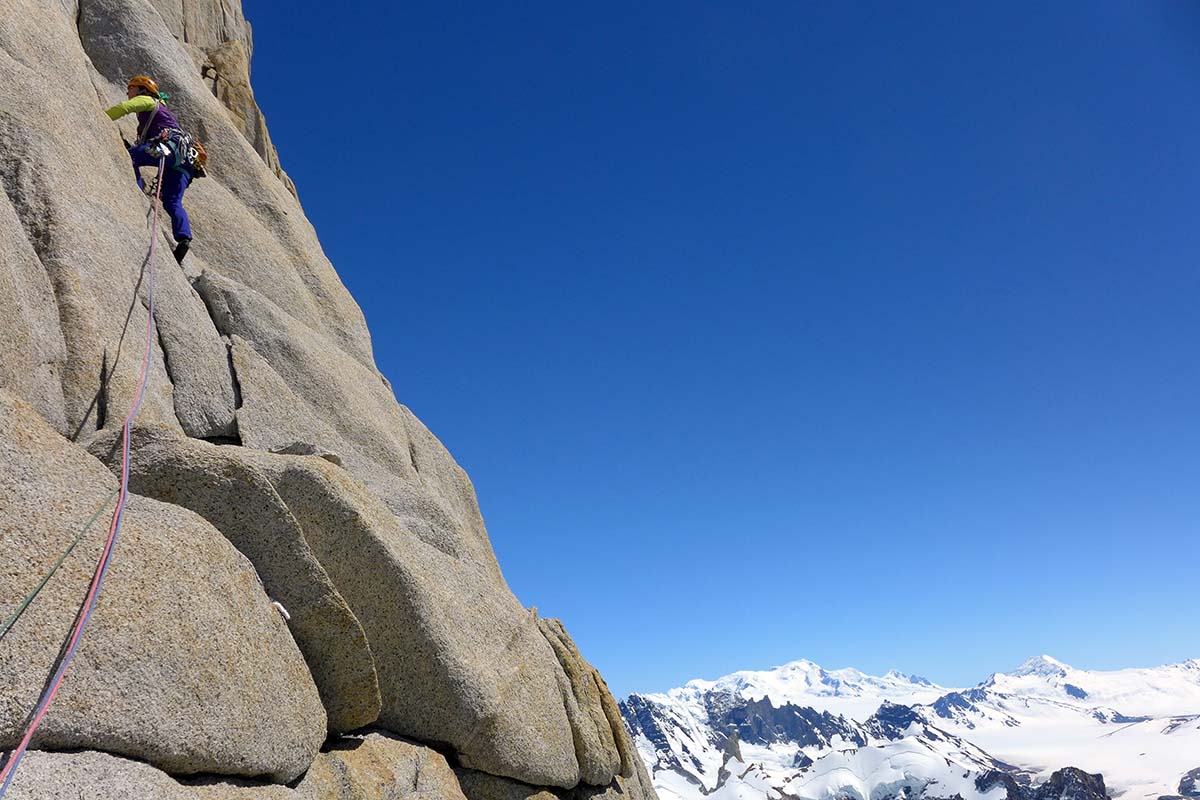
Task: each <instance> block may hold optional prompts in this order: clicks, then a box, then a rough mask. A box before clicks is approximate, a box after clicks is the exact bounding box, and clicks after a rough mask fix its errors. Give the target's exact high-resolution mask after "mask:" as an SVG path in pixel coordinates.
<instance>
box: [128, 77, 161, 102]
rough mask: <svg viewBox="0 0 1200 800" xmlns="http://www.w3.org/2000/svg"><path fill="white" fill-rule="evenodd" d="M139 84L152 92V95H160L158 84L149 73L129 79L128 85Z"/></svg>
mask: <svg viewBox="0 0 1200 800" xmlns="http://www.w3.org/2000/svg"><path fill="white" fill-rule="evenodd" d="M133 86H138V87H141V88H142V89H145V90H146V91H148V92H150V94H151V96H153V97H158V84H157V83H156V82H155V81H154V78H151V77H150V76H149V75H134V76H133V77H132V78H130V79H129V83H127V84H126V87H127V88H129V87H133Z"/></svg>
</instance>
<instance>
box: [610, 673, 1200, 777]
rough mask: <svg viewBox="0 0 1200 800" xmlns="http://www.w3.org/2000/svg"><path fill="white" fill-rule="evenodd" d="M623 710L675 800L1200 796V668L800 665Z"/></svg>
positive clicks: (686, 689) (641, 700)
mask: <svg viewBox="0 0 1200 800" xmlns="http://www.w3.org/2000/svg"><path fill="white" fill-rule="evenodd" d="M621 710H622V713H623V714H624V715H625V719H626V722H627V724H628V725H629V727H630V729H631V730H632V731H633V734H634V737H635V740H636V741H637V744H638V749H639V752H640V753H641V754H642V757H643V759H644V760H645V761H646V764H647V766H648V767H649V768H650V770H651V772H652V774H653V775H654V781H655V787H656V789H657V790H658V792H659V795H660V797H662V798H663V799H664V800H693V799H694V798H701V797H706V796H707V797H716V798H717V799H718V800H735V798H736V799H740V798H747V799H748V798H754V800H761V798H764V797H765V798H767V800H792V799H793V798H803V799H805V800H840V798H855V799H856V800H886V799H887V798H901V797H903V798H907V799H908V800H920V799H922V798H924V799H925V800H932V799H933V798H950V797H955V796H958V797H959V798H962V800H1032V799H1033V798H1037V800H1041V798H1042V797H1043V796H1044V797H1046V798H1053V800H1060V798H1071V800H1101V798H1103V797H1105V794H1106V792H1111V794H1112V795H1113V796H1114V797H1115V796H1118V795H1120V796H1121V797H1122V800H1125V799H1126V798H1128V800H1134V798H1137V799H1138V800H1140V799H1141V798H1143V797H1145V798H1149V799H1150V800H1155V799H1156V798H1159V797H1160V796H1186V797H1200V661H1188V662H1184V663H1183V664H1176V665H1171V666H1166V667H1159V668H1155V669H1128V670H1119V671H1113V672H1096V671H1087V670H1076V669H1074V668H1072V667H1070V666H1068V665H1066V664H1063V663H1061V662H1059V661H1056V660H1055V659H1053V658H1050V657H1049V656H1039V657H1037V658H1033V659H1030V660H1029V661H1027V662H1025V663H1024V664H1022V665H1021V666H1020V667H1019V668H1017V669H1016V670H1014V671H1012V672H1007V673H996V674H993V675H991V676H990V677H989V678H988V679H987V680H985V681H983V682H982V683H980V684H978V685H977V686H975V687H973V688H971V689H963V690H958V689H947V688H944V687H940V686H937V685H935V684H933V683H931V682H929V681H927V680H925V679H924V678H920V677H916V676H907V675H903V674H901V673H898V672H889V673H887V674H886V675H884V676H881V677H876V676H871V675H866V674H864V673H862V672H859V671H858V670H853V669H842V670H825V669H822V668H821V667H819V666H818V665H816V664H813V663H812V662H809V661H795V662H792V663H790V664H785V665H784V666H782V667H778V668H776V669H773V670H763V671H753V672H749V671H748V672H737V673H734V674H732V675H728V676H725V677H723V678H720V679H718V680H715V681H702V680H695V681H691V682H689V683H688V684H686V685H685V686H683V687H681V688H679V689H672V690H671V691H669V692H666V693H664V694H647V695H637V694H634V695H630V696H629V697H628V698H626V699H625V700H624V701H622V703H621ZM1100 776H1103V777H1100ZM1189 776H1191V777H1189ZM1106 782H1107V788H1106V785H1105V783H1106ZM1193 791H1195V794H1192V793H1191V792H1193Z"/></svg>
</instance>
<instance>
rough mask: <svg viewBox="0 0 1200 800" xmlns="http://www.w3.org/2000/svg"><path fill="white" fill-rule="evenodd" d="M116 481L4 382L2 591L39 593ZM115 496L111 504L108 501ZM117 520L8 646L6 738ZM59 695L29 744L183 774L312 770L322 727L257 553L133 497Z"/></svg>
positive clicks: (72, 563)
mask: <svg viewBox="0 0 1200 800" xmlns="http://www.w3.org/2000/svg"><path fill="white" fill-rule="evenodd" d="M116 485H117V482H116V480H115V478H113V476H112V475H111V474H110V473H109V472H108V471H107V470H105V469H104V467H103V466H102V465H101V464H99V463H98V462H97V461H96V460H95V459H94V458H92V457H91V456H89V455H88V453H87V452H86V451H85V450H83V449H82V448H80V447H78V446H77V445H72V444H71V443H70V442H68V441H67V440H66V439H64V438H63V437H62V436H61V435H59V434H58V433H56V432H55V431H54V430H53V429H51V428H50V426H49V425H47V424H46V423H45V421H43V420H42V418H41V417H40V416H38V414H37V413H36V412H35V411H34V410H33V409H32V408H31V407H30V406H29V405H27V404H25V403H24V402H22V401H20V400H16V399H14V398H13V397H12V396H11V395H10V394H9V393H8V392H7V391H0V497H3V498H4V499H3V501H2V502H0V564H3V568H2V569H0V597H3V598H5V599H6V602H5V608H6V609H7V608H12V607H14V606H15V605H16V602H17V601H18V600H19V599H20V598H22V597H24V596H25V594H26V593H27V592H29V591H30V590H31V589H33V588H34V586H35V585H36V584H37V582H38V580H40V576H42V575H45V574H46V573H47V571H48V570H49V568H50V567H51V566H52V565H53V563H54V561H55V560H56V559H57V558H58V555H59V554H60V553H62V552H63V551H64V550H65V548H66V546H67V545H68V544H70V542H71V540H72V539H74V538H75V535H76V532H77V531H78V530H80V529H82V527H83V525H84V523H85V521H86V520H87V519H88V518H89V517H90V516H91V515H92V514H93V513H94V512H95V511H96V509H98V508H100V507H102V506H104V505H105V503H106V500H108V498H109V496H110V495H111V493H112V490H113V489H114V488H115V487H116ZM107 504H108V505H109V506H111V505H112V504H113V501H111V500H108V503H107ZM106 529H107V525H105V524H103V522H101V523H100V524H99V525H96V526H93V528H92V529H91V535H90V536H88V537H85V539H84V541H83V542H81V544H80V546H79V547H78V548H77V549H76V551H75V552H73V553H72V555H71V557H70V558H69V559H68V560H67V561H65V562H64V564H63V567H62V569H60V570H59V572H58V573H57V574H56V575H55V576H54V578H53V580H52V582H51V583H49V584H47V588H46V590H45V591H43V592H42V593H41V594H40V595H39V596H38V598H37V601H36V602H35V603H33V604H32V605H30V606H29V609H28V611H26V612H25V614H24V615H23V616H22V617H21V618H20V619H19V620H18V622H17V624H16V625H15V626H14V627H13V628H12V629H11V630H10V631H9V632H8V633H7V635H6V636H5V637H4V640H3V647H0V686H3V687H4V689H3V691H2V692H0V748H4V749H9V748H11V747H12V746H13V745H14V744H15V743H16V740H17V739H18V738H19V730H20V728H21V725H22V723H23V722H24V720H25V716H26V714H27V713H28V712H29V710H30V709H31V708H33V706H34V705H35V703H36V701H37V698H38V695H39V694H40V692H41V689H42V684H43V682H44V681H45V679H46V678H47V676H48V674H49V669H50V666H51V665H52V664H53V663H54V661H55V658H56V656H57V654H58V650H59V647H60V645H61V642H62V637H63V636H64V634H65V633H66V631H68V630H69V628H70V627H71V624H72V623H73V621H74V616H75V611H76V609H77V608H78V604H79V602H80V597H81V594H82V593H83V592H84V591H85V590H86V587H87V585H88V582H89V580H90V578H91V569H92V568H93V566H94V564H95V562H96V559H97V556H98V554H99V551H100V548H101V547H102V545H103V542H104V539H105V533H106ZM67 675H68V680H66V681H64V683H63V686H62V690H61V691H60V692H59V694H58V697H57V698H56V699H55V702H54V703H53V705H52V706H51V707H50V711H49V713H48V714H47V716H46V719H45V721H44V722H43V723H42V725H41V727H40V728H39V729H38V734H37V737H36V738H35V739H34V745H35V746H37V747H41V748H52V749H61V748H90V749H97V750H107V751H110V752H113V753H120V754H122V755H126V756H131V757H134V758H138V759H142V760H145V761H147V762H149V763H151V764H154V765H156V766H158V767H160V768H161V769H164V770H168V771H171V772H176V773H194V772H218V773H227V774H240V775H270V776H272V777H274V778H276V779H278V780H282V781H289V780H293V779H294V778H296V777H298V776H299V775H301V774H303V773H304V771H305V769H307V767H308V765H309V763H310V762H311V761H312V759H313V758H314V757H315V756H316V754H317V750H318V748H319V747H320V745H321V742H322V741H323V740H324V738H325V710H324V708H323V707H322V706H321V703H320V700H319V698H318V695H317V691H316V687H315V686H314V685H313V682H312V678H311V677H310V676H309V671H308V668H307V667H306V666H305V663H304V660H303V658H302V657H301V655H300V652H299V651H298V650H297V648H296V645H295V643H294V642H293V640H292V637H291V636H290V635H289V634H288V630H287V626H286V625H285V624H284V622H283V620H282V619H281V617H280V615H279V614H278V612H276V611H275V609H274V608H273V607H272V606H271V602H270V600H269V599H268V598H267V595H266V594H265V593H264V592H263V590H262V587H261V585H260V583H259V580H258V576H257V575H256V574H255V571H254V568H253V567H252V566H251V565H250V562H249V561H247V560H246V558H245V557H244V556H242V555H241V554H240V553H239V552H238V551H237V550H235V549H234V547H233V546H232V545H230V544H229V543H228V542H227V541H225V539H224V538H223V537H222V536H221V535H220V534H219V533H218V532H217V531H216V530H214V529H213V528H212V526H210V525H209V524H208V523H206V522H205V521H204V520H203V519H201V518H200V517H198V516H197V515H195V514H193V513H192V512H190V511H187V510H186V509H183V508H180V507H179V506H176V505H170V504H167V503H160V502H157V501H155V500H150V499H147V498H144V497H139V496H133V497H131V498H130V501H129V505H128V508H127V511H126V515H125V524H124V526H123V528H122V533H121V538H120V539H119V540H118V542H117V551H116V555H115V556H114V560H113V562H112V566H111V568H110V570H109V573H108V577H107V579H106V581H105V584H104V591H103V594H102V595H101V597H100V601H99V602H98V603H97V605H96V609H95V611H94V612H93V614H92V617H91V622H90V623H89V628H88V632H87V635H86V636H85V637H84V638H83V640H82V642H81V644H80V646H79V651H78V653H77V655H76V656H75V660H74V662H73V664H72V667H71V670H70V671H69V672H68V673H67Z"/></svg>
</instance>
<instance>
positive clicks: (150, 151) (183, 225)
mask: <svg viewBox="0 0 1200 800" xmlns="http://www.w3.org/2000/svg"><path fill="white" fill-rule="evenodd" d="M125 91H126V95H127V96H128V97H129V99H128V100H126V101H125V102H123V103H117V104H116V105H115V106H113V107H112V108H110V109H108V111H107V112H105V113H107V114H108V118H109V119H112V120H117V119H120V118H121V117H123V116H125V115H126V114H132V113H134V112H136V113H137V120H138V136H137V141H136V142H135V143H134V144H132V145H130V146H129V156H130V158H132V159H133V171H134V174H135V175H137V184H138V187H139V188H144V184H143V183H142V176H141V173H140V172H139V171H138V168H139V167H153V166H157V165H158V162H159V159H161V158H164V156H165V158H166V161H165V163H164V168H163V173H162V174H161V175H159V176H158V180H159V181H160V182H161V186H160V189H161V191H162V203H163V207H164V208H166V210H167V215H168V216H169V217H170V218H171V235H172V236H174V237H175V260H176V261H177V262H179V263H180V264H182V263H183V257H184V256H185V255H186V254H187V251H188V248H189V247H190V246H191V244H192V226H191V223H190V222H189V221H188V215H187V211H185V210H184V208H183V193H184V191H185V190H186V189H187V187H188V184H190V183H191V182H192V179H193V178H195V177H196V176H197V174H198V170H202V169H203V164H202V163H201V164H200V165H197V164H196V159H195V155H194V148H192V144H193V143H192V141H191V137H189V136H188V135H187V134H186V133H184V132H183V131H182V130H181V129H180V127H179V122H178V121H176V119H175V115H174V114H172V113H171V112H170V110H168V109H167V102H166V101H167V95H165V94H163V93H162V92H160V91H159V90H158V84H157V83H156V82H155V81H154V79H153V78H150V77H148V76H146V75H135V76H133V77H132V78H130V79H129V84H128V86H126V89H125ZM126 144H128V143H126ZM180 144H182V145H183V147H182V154H181V152H180V151H181V148H180ZM189 148H192V155H191V157H189V155H188V149H189ZM199 174H202V172H200V173H199Z"/></svg>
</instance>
